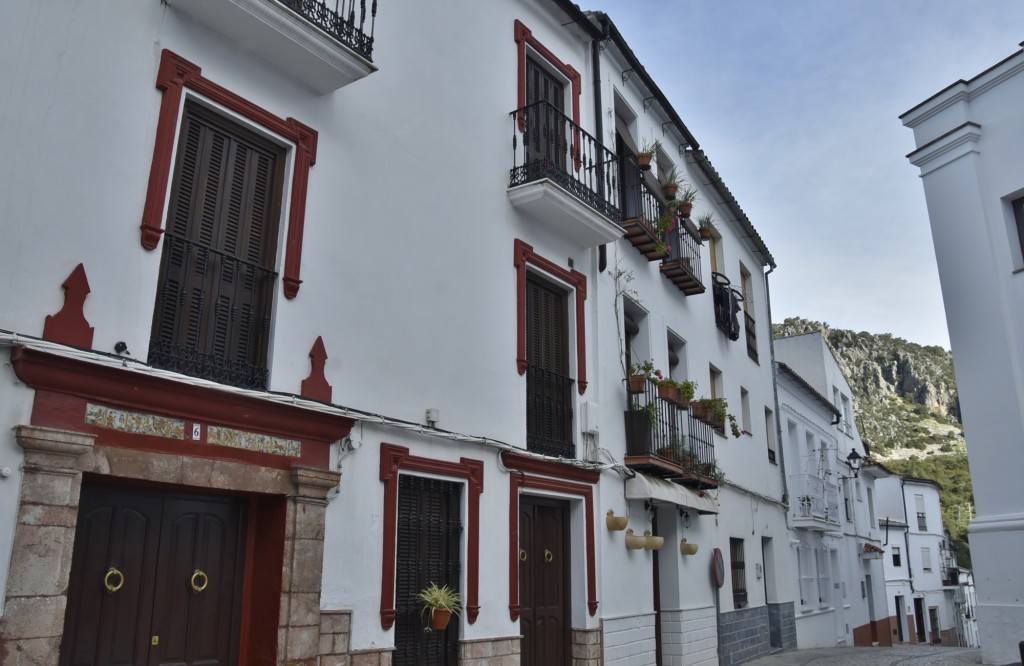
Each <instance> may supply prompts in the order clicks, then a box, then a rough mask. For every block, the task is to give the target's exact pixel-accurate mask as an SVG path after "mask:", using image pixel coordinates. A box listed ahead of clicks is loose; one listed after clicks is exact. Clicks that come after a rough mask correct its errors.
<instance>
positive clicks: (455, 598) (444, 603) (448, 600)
mask: <svg viewBox="0 0 1024 666" xmlns="http://www.w3.org/2000/svg"><path fill="white" fill-rule="evenodd" d="M416 598H417V599H419V600H420V602H421V603H422V604H423V610H422V613H426V612H427V611H431V612H433V611H434V610H446V611H451V614H452V615H456V616H457V615H459V614H461V613H462V597H461V596H460V595H459V593H458V592H456V591H455V590H453V589H452V588H450V587H448V586H447V585H442V586H441V587H438V586H437V583H430V585H427V586H426V587H425V588H423V589H422V590H420V592H419V594H417V595H416Z"/></svg>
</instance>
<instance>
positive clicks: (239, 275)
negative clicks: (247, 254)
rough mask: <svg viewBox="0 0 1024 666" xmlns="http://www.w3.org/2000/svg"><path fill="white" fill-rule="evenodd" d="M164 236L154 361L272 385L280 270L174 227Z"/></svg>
mask: <svg viewBox="0 0 1024 666" xmlns="http://www.w3.org/2000/svg"><path fill="white" fill-rule="evenodd" d="M163 242H164V256H163V259H162V262H163V264H164V266H165V267H164V269H163V270H162V271H161V274H162V276H163V277H164V281H163V284H161V285H160V291H159V294H158V298H157V314H156V325H155V326H154V332H153V337H152V339H151V340H150V344H149V363H150V364H151V365H154V366H156V367H158V368H163V369H165V370H171V371H173V372H180V373H182V374H185V375H191V376H192V377H200V378H203V379H209V380H211V381H215V382H219V383H222V384H229V385H231V386H238V387H241V388H249V389H258V390H262V389H266V387H267V362H266V356H267V346H268V342H269V332H270V312H271V304H272V300H273V295H274V289H273V286H274V281H275V280H276V279H277V273H275V272H273V271H271V270H268V269H266V268H263V267H262V266H259V265H258V264H254V263H252V262H249V261H245V260H243V259H240V258H238V257H236V256H233V255H231V254H227V253H225V252H221V251H219V250H215V249H212V248H209V247H207V246H205V245H202V244H200V243H195V242H193V241H190V240H188V239H186V238H182V237H180V236H177V235H175V234H173V233H171V232H169V231H168V232H166V233H164V241H163ZM168 264H173V268H170V269H169V268H167V265H168Z"/></svg>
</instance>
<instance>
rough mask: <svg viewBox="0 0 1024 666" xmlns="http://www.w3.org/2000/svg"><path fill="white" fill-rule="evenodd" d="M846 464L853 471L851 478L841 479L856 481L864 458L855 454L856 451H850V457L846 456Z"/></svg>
mask: <svg viewBox="0 0 1024 666" xmlns="http://www.w3.org/2000/svg"><path fill="white" fill-rule="evenodd" d="M846 464H847V465H849V466H850V469H851V470H853V476H844V477H841V478H843V479H856V478H857V477H858V476H860V468H861V465H863V464H864V457H863V456H861V455H860V454H859V453H857V449H850V455H848V456H846Z"/></svg>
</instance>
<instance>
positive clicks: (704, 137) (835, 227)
mask: <svg viewBox="0 0 1024 666" xmlns="http://www.w3.org/2000/svg"><path fill="white" fill-rule="evenodd" d="M577 1H578V2H579V5H580V7H581V8H582V9H584V10H599V11H604V12H605V13H607V14H608V15H609V17H611V19H612V21H613V22H614V23H615V25H616V26H617V27H618V29H619V32H621V33H622V35H623V36H624V37H625V38H626V41H627V42H628V43H629V45H630V47H631V48H632V49H633V51H634V53H635V54H636V55H637V57H639V59H640V61H641V62H642V63H643V64H644V66H645V68H646V69H647V71H648V73H650V75H651V76H652V78H653V79H654V80H655V82H657V84H658V86H659V87H660V88H661V90H662V92H664V93H665V96H666V97H667V98H668V99H669V101H670V102H671V103H672V105H673V106H674V108H675V110H676V112H678V114H679V116H680V117H681V118H682V119H683V122H684V123H686V126H687V128H689V130H690V132H691V133H692V134H693V135H694V137H695V138H696V139H697V141H698V143H699V144H700V146H701V148H702V149H703V150H704V152H705V154H706V155H707V156H708V158H709V159H710V160H711V163H712V164H713V165H714V166H715V168H716V169H717V170H718V172H719V174H720V175H721V176H722V179H723V180H724V181H725V183H726V185H727V186H728V187H729V189H730V190H731V191H732V193H733V195H734V196H735V197H736V199H737V200H738V201H739V203H740V206H741V207H742V208H743V210H744V212H745V213H746V214H747V217H749V218H750V220H751V222H752V223H753V224H754V227H755V228H756V229H757V230H758V232H759V233H760V234H761V237H762V238H763V239H764V241H765V243H766V244H767V246H768V249H769V250H770V251H771V253H772V255H773V256H774V258H775V262H776V264H777V265H778V269H777V270H776V271H775V272H774V273H772V275H771V277H770V278H769V280H770V289H771V307H772V319H773V321H775V322H780V321H782V320H783V319H785V318H786V317H792V316H801V317H804V318H807V319H813V320H816V321H824V322H827V323H828V324H829V325H830V326H832V327H833V328H847V329H852V330H854V331H868V332H871V333H891V334H893V335H895V336H897V337H901V338H905V339H907V340H909V341H911V342H917V343H919V344H925V345H940V346H942V347H944V348H946V349H948V348H949V336H948V333H947V330H946V320H945V314H944V311H943V307H942V293H941V290H940V287H939V278H938V271H937V269H936V266H935V254H934V249H933V246H932V238H931V230H930V228H929V225H928V211H927V209H926V206H925V199H924V189H923V188H922V185H921V181H920V178H919V171H918V169H917V167H914V166H913V165H911V164H910V162H908V161H907V159H906V155H907V153H909V152H911V151H912V150H914V148H915V146H914V141H913V134H912V132H911V130H910V129H908V128H906V127H903V125H902V123H901V122H900V120H899V118H898V116H899V115H900V114H902V113H903V112H904V111H907V110H908V109H910V108H911V107H913V106H915V105H917V104H919V103H920V102H923V101H924V100H925V99H927V98H928V97H931V96H932V95H933V94H935V93H937V92H939V91H940V90H941V89H943V88H945V87H946V86H948V85H950V84H951V83H953V82H955V81H957V80H959V79H969V78H971V77H973V76H975V75H976V74H978V73H980V72H981V71H983V70H985V69H987V68H988V67H990V66H992V65H994V64H995V63H997V62H998V61H1000V60H1002V59H1004V58H1006V57H1008V56H1010V55H1011V54H1012V53H1014V52H1016V51H1017V50H1019V49H1020V42H1021V41H1024V2H1022V1H1021V0H577Z"/></svg>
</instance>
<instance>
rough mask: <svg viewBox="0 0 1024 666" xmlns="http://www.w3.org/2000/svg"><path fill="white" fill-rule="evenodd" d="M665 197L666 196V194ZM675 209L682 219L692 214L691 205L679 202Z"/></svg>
mask: <svg viewBox="0 0 1024 666" xmlns="http://www.w3.org/2000/svg"><path fill="white" fill-rule="evenodd" d="M666 196H668V195H667V194H666ZM676 208H677V209H678V210H679V214H680V215H682V216H683V217H690V213H692V212H693V204H692V203H686V202H681V203H680V204H679V205H678V206H677V207H676Z"/></svg>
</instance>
